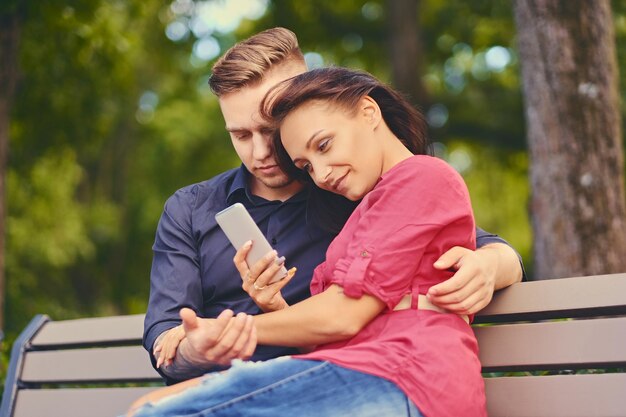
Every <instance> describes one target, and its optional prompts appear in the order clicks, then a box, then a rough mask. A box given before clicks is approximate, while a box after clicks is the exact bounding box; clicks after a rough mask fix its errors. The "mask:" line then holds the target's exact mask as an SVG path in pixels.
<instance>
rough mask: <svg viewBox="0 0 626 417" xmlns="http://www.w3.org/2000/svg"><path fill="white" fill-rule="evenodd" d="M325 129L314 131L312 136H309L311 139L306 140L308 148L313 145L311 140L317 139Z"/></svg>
mask: <svg viewBox="0 0 626 417" xmlns="http://www.w3.org/2000/svg"><path fill="white" fill-rule="evenodd" d="M323 131H324V129H320V130H318V131H317V132H314V133H313V134H312V135H311V137H310V138H309V140H307V141H306V149H309V148H310V147H311V142H313V139H315V137H316V136H317V135H319V134H320V133H321V132H323Z"/></svg>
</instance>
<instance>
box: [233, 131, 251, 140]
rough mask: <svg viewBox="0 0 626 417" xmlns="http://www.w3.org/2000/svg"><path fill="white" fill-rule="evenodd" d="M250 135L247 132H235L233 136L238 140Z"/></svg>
mask: <svg viewBox="0 0 626 417" xmlns="http://www.w3.org/2000/svg"><path fill="white" fill-rule="evenodd" d="M249 136H250V134H249V133H237V134H236V135H235V138H237V139H239V140H244V139H247V138H248V137H249Z"/></svg>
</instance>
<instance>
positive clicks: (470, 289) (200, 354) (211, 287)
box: [144, 28, 523, 383]
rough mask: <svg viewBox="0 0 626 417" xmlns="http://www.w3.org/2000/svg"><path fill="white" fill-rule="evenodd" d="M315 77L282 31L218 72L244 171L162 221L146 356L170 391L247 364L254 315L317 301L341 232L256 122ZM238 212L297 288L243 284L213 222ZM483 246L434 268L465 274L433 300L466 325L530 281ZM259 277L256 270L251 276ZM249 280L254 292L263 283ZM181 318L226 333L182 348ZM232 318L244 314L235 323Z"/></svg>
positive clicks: (502, 251)
mask: <svg viewBox="0 0 626 417" xmlns="http://www.w3.org/2000/svg"><path fill="white" fill-rule="evenodd" d="M306 70H307V68H306V64H305V62H304V57H303V55H302V53H301V51H300V49H299V47H298V41H297V38H296V37H295V35H294V34H293V33H292V32H291V31H289V30H287V29H284V28H274V29H269V30H266V31H264V32H261V33H259V34H257V35H255V36H253V37H251V38H250V39H248V40H245V41H242V42H240V43H239V44H237V45H235V46H234V47H233V48H231V49H230V50H229V51H228V52H227V53H226V54H225V55H224V56H223V57H222V58H221V59H220V60H219V61H218V62H217V63H216V64H215V66H214V67H213V75H212V76H211V80H210V82H209V84H210V86H211V89H212V90H213V92H214V93H215V94H216V95H217V97H218V98H219V104H220V108H221V111H222V114H223V116H224V120H225V122H226V130H227V131H228V132H229V133H230V137H231V140H232V143H233V146H234V148H235V151H236V152H237V154H238V156H239V157H240V159H241V161H242V166H241V167H239V168H237V169H233V170H230V171H227V172H225V173H222V174H220V175H218V176H216V177H214V178H212V179H210V180H208V181H205V182H202V183H199V184H194V185H191V186H188V187H185V188H183V189H181V190H179V191H177V192H176V193H175V194H174V195H173V196H172V197H170V199H169V200H168V201H167V203H166V205H165V210H164V212H163V215H162V217H161V220H160V222H159V226H158V229H157V234H156V239H155V243H154V247H153V250H154V259H153V264H152V272H151V287H150V301H149V305H148V312H147V314H146V321H145V330H144V347H145V348H146V349H147V350H148V352H150V356H151V359H152V362H153V365H155V366H156V367H157V368H158V370H159V372H161V374H162V375H163V376H164V377H165V378H166V380H167V381H168V383H172V382H176V381H181V380H185V379H189V378H192V377H195V376H198V375H201V374H203V373H205V372H207V371H211V370H216V369H219V368H221V367H224V366H228V365H229V364H230V361H231V360H232V359H235V358H241V357H244V358H247V357H248V356H249V355H250V354H251V353H252V350H253V349H254V345H255V342H254V326H253V325H252V321H251V320H249V319H247V318H246V314H251V315H254V314H259V313H261V312H262V311H268V310H275V309H278V308H285V307H286V306H288V305H291V304H293V303H296V302H298V301H300V300H303V299H305V298H307V297H308V296H309V295H310V294H309V289H308V287H309V282H310V279H311V276H312V272H313V269H314V268H315V266H316V265H318V264H319V263H321V262H322V261H323V259H324V254H325V252H326V249H327V247H328V245H329V243H330V242H331V240H332V239H333V237H334V235H335V233H332V232H328V231H325V230H324V229H323V228H322V227H320V225H316V223H315V222H314V221H313V220H311V216H310V213H307V196H308V193H309V190H308V189H307V188H305V187H304V186H303V185H302V184H301V183H299V182H296V181H293V180H291V179H290V178H289V177H287V176H286V175H285V174H284V173H283V172H282V171H281V170H280V169H279V168H278V166H277V164H276V160H275V158H274V155H273V151H272V148H271V143H270V142H271V139H270V133H271V131H270V129H269V128H268V126H266V125H265V124H264V122H263V120H262V119H261V118H260V117H259V112H258V109H259V104H260V102H261V100H262V98H263V97H264V95H265V93H266V92H267V91H268V90H269V89H270V88H271V87H272V86H274V85H275V84H277V83H279V82H280V81H283V80H285V79H287V78H290V77H292V76H295V75H298V74H300V73H302V72H305V71H306ZM236 202H239V203H242V204H243V205H244V206H245V207H246V208H247V209H248V211H249V212H250V214H251V215H252V217H253V219H254V220H255V222H256V223H257V224H258V225H259V227H260V228H261V230H262V231H263V233H264V235H265V236H266V237H267V238H268V240H269V241H270V243H271V244H272V246H273V247H274V248H275V249H276V251H277V253H278V254H279V255H282V256H284V257H285V258H286V260H287V261H286V262H287V264H288V265H293V266H297V268H298V273H297V274H296V276H294V277H293V278H292V279H291V280H290V281H289V280H284V281H281V282H279V283H276V284H272V285H270V286H267V287H265V286H263V287H256V286H251V285H250V284H249V282H248V280H247V279H246V280H244V281H243V284H242V279H241V278H240V276H239V274H238V272H237V270H236V269H235V266H234V264H233V255H234V254H235V250H234V249H233V248H232V247H231V246H230V243H229V242H228V240H227V238H226V236H225V235H224V234H223V232H222V231H221V230H220V229H219V227H218V226H217V224H216V222H215V218H214V216H215V213H217V212H219V211H221V210H222V209H224V208H226V207H227V206H229V205H231V204H234V203H236ZM477 243H478V247H479V249H478V250H477V251H475V252H473V251H470V250H467V249H464V248H458V247H456V248H452V249H450V250H449V251H448V252H446V253H445V254H443V255H442V256H441V258H440V259H439V260H438V261H437V262H436V263H435V265H434V267H435V268H438V269H448V268H452V269H454V270H456V273H455V274H454V276H453V277H452V278H450V279H449V280H448V281H446V282H444V283H441V284H439V285H437V286H435V287H433V288H431V290H430V291H429V293H428V297H429V299H430V301H431V302H432V303H434V304H436V305H438V306H440V307H443V308H445V309H448V310H450V311H451V312H455V313H458V314H472V313H475V312H476V311H478V310H480V309H481V308H483V307H484V306H485V305H487V303H489V301H490V300H491V297H492V294H493V291H494V290H496V289H499V288H503V287H505V286H508V285H510V284H512V283H514V282H517V281H519V280H521V278H522V275H523V271H522V267H521V263H520V260H519V258H518V256H517V254H516V253H515V251H514V250H513V249H512V248H510V247H509V246H508V245H507V244H506V242H504V241H503V240H502V239H500V238H499V237H497V236H494V235H489V234H487V233H485V232H484V231H482V230H480V229H479V230H478V231H477ZM268 256H269V257H268V259H267V261H268V262H271V261H272V260H273V259H274V258H276V255H275V254H269V255H268ZM253 269H254V268H253ZM258 273H259V271H253V275H254V274H258ZM249 278H251V281H250V282H252V281H254V278H256V277H249ZM286 284H289V285H286ZM183 307H189V308H191V309H192V310H193V311H195V312H196V313H197V314H198V315H199V316H201V317H205V318H214V317H218V319H217V320H216V321H215V323H216V326H215V327H214V328H215V332H216V334H214V335H213V337H207V338H205V339H203V340H197V338H194V340H192V341H189V339H188V338H184V334H185V333H184V331H183V329H182V327H181V326H179V324H180V322H181V320H180V316H179V311H180V310H181V308H183ZM225 309H228V310H227V311H226V312H223V311H224V310H225ZM232 311H235V312H239V313H240V314H238V315H237V317H233V313H232ZM241 313H246V314H241ZM218 315H219V316H218ZM186 322H193V320H191V321H188V320H186ZM187 327H188V326H187ZM186 330H190V329H189V328H187V329H186ZM174 332H176V333H174ZM196 334H198V333H196ZM168 337H169V338H168ZM168 340H169V341H171V340H174V343H178V342H180V345H179V346H178V349H177V351H176V355H175V356H174V358H173V360H170V358H167V359H166V361H165V363H163V362H162V359H161V360H159V361H158V362H157V358H156V357H155V355H154V351H155V349H156V350H157V351H158V350H160V349H161V348H162V346H161V345H162V343H164V341H165V343H169V341H168ZM251 349H252V350H251ZM292 353H295V351H294V350H293V349H289V348H284V347H271V346H258V347H257V348H256V350H255V351H254V355H252V359H254V360H263V359H269V358H272V357H276V356H280V355H287V354H292ZM160 365H165V366H160Z"/></svg>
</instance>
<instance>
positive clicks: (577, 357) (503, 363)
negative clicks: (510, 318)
mask: <svg viewBox="0 0 626 417" xmlns="http://www.w3.org/2000/svg"><path fill="white" fill-rule="evenodd" d="M474 333H475V334H476V337H477V339H478V344H479V347H480V350H479V356H480V361H481V363H482V364H483V370H484V371H485V372H490V371H495V370H529V369H580V368H594V367H604V366H608V367H611V366H612V367H619V366H623V365H624V364H626V348H625V347H626V317H617V318H611V319H589V320H568V321H556V322H544V323H523V324H514V325H509V324H503V325H496V326H484V327H476V328H474Z"/></svg>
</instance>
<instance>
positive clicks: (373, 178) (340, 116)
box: [280, 97, 383, 201]
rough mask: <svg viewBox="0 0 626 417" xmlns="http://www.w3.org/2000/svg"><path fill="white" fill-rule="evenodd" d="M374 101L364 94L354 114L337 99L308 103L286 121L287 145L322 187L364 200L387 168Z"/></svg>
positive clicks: (283, 133) (283, 130)
mask: <svg viewBox="0 0 626 417" xmlns="http://www.w3.org/2000/svg"><path fill="white" fill-rule="evenodd" d="M374 106H375V104H374V103H373V102H372V100H371V99H369V97H367V98H365V99H362V100H361V102H360V103H359V107H358V109H357V111H356V114H354V115H352V114H350V112H348V111H346V110H345V109H343V108H341V107H339V106H337V105H335V104H333V103H328V102H324V101H318V100H315V101H310V102H308V103H305V104H303V105H302V106H300V107H298V108H296V110H294V111H292V112H291V113H290V114H289V115H288V116H287V117H286V118H285V120H284V121H283V124H282V125H281V127H280V135H281V140H282V143H283V146H284V147H285V149H286V151H287V153H288V154H289V156H290V157H291V159H292V160H293V162H294V163H295V165H296V166H297V167H298V168H300V169H303V170H305V171H306V172H308V173H309V175H310V176H311V178H312V179H313V181H315V184H317V186H318V187H320V188H323V189H325V190H328V191H331V192H333V193H337V194H341V195H343V196H344V197H346V198H348V199H350V200H353V201H356V200H359V199H361V198H363V196H365V194H367V193H368V192H369V191H371V190H372V189H373V188H374V186H375V185H376V183H377V182H378V179H379V178H380V176H381V174H382V170H383V150H382V147H381V144H380V141H378V140H377V138H376V136H375V127H376V123H375V118H374V117H372V116H371V115H372V112H374V111H376V109H377V108H373V107H374Z"/></svg>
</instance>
